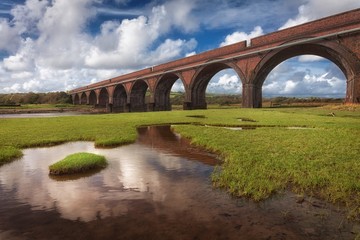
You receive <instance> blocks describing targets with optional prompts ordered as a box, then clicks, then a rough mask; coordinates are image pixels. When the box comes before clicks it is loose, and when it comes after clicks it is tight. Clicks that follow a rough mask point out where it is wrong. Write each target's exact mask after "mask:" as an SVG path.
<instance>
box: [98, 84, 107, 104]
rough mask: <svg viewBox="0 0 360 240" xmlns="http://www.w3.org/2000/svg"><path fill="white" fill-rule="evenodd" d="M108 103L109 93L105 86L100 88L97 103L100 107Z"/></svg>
mask: <svg viewBox="0 0 360 240" xmlns="http://www.w3.org/2000/svg"><path fill="white" fill-rule="evenodd" d="M108 104H109V93H108V91H107V89H106V88H105V87H103V88H101V90H100V92H99V104H98V106H99V107H100V108H106V107H107V106H108Z"/></svg>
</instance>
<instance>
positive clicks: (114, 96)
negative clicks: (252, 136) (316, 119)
mask: <svg viewBox="0 0 360 240" xmlns="http://www.w3.org/2000/svg"><path fill="white" fill-rule="evenodd" d="M359 16H360V9H355V10H352V11H348V12H344V13H341V14H337V15H334V16H330V17H327V18H323V19H319V20H316V21H313V22H309V23H305V24H302V25H298V26H295V27H291V28H288V29H284V30H281V31H277V32H273V33H270V34H267V35H264V36H260V37H257V38H254V39H251V44H250V45H249V46H247V44H246V41H243V42H238V43H235V44H232V45H228V46H225V47H220V48H217V49H213V50H210V51H207V52H203V53H199V54H197V55H193V56H190V57H186V58H182V59H178V60H175V61H171V62H168V63H164V64H160V65H157V66H153V67H150V68H146V69H142V70H139V71H136V72H132V73H129V74H125V75H121V76H118V77H114V78H111V79H107V80H103V81H100V82H98V83H94V84H90V85H87V86H84V87H80V88H77V89H74V90H71V91H70V92H69V93H70V94H71V96H72V99H73V103H74V104H91V105H95V106H97V107H103V108H107V109H108V111H112V112H128V111H163V110H171V104H170V90H171V87H172V86H173V84H174V83H175V81H176V80H178V79H180V80H181V81H182V83H183V85H184V88H185V100H184V104H183V106H184V109H206V108H207V105H206V101H205V91H206V87H207V85H208V83H209V81H210V80H211V78H212V77H213V76H214V75H215V74H216V73H218V72H219V71H221V70H224V69H228V68H231V69H233V70H234V71H235V72H236V73H237V75H238V77H239V78H240V80H241V83H242V106H243V107H245V108H259V107H261V103H262V86H263V83H264V81H265V79H266V77H267V75H268V74H269V73H270V72H271V70H272V69H274V68H275V67H276V66H277V65H278V64H280V63H281V62H283V61H285V60H287V59H289V58H292V57H295V56H299V55H304V54H312V55H317V56H321V57H324V58H326V59H328V60H330V61H332V62H333V63H335V64H336V65H337V66H338V67H339V68H340V69H341V71H342V72H343V73H344V75H345V77H346V97H345V103H360V17H359Z"/></svg>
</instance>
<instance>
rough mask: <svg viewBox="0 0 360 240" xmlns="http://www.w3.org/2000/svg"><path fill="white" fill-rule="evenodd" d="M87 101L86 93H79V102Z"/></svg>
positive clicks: (84, 102)
mask: <svg viewBox="0 0 360 240" xmlns="http://www.w3.org/2000/svg"><path fill="white" fill-rule="evenodd" d="M86 103H87V96H86V93H85V92H83V93H82V94H81V98H80V104H86Z"/></svg>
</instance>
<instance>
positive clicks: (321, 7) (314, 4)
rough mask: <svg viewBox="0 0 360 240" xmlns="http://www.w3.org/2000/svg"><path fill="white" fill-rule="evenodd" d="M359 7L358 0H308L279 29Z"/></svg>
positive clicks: (359, 2)
mask: <svg viewBox="0 0 360 240" xmlns="http://www.w3.org/2000/svg"><path fill="white" fill-rule="evenodd" d="M359 7H360V1H359V0H342V1H329V0H308V1H307V2H306V3H305V4H303V5H301V6H300V7H299V9H298V14H297V15H296V16H295V17H294V18H290V19H288V21H287V22H286V23H285V24H284V25H283V26H281V27H280V28H279V29H284V28H289V27H293V26H296V25H299V24H302V23H306V22H309V21H312V20H315V19H319V18H322V17H326V16H330V15H333V14H337V13H341V12H344V11H348V10H351V9H356V8H359Z"/></svg>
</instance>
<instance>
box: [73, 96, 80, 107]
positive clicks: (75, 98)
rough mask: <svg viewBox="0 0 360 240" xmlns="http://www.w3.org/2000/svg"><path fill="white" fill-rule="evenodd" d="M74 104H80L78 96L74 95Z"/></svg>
mask: <svg viewBox="0 0 360 240" xmlns="http://www.w3.org/2000/svg"><path fill="white" fill-rule="evenodd" d="M74 104H75V105H77V104H80V98H79V94H77V93H76V94H75V96H74Z"/></svg>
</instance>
